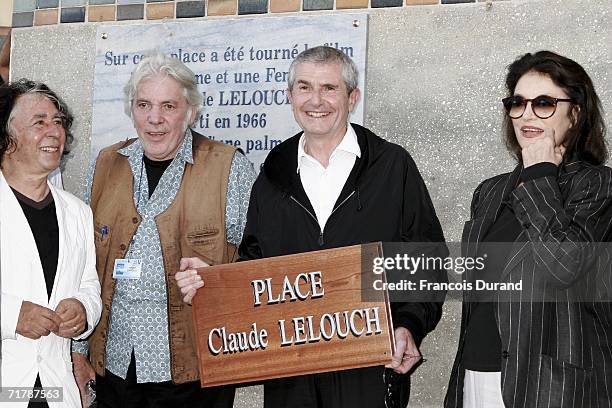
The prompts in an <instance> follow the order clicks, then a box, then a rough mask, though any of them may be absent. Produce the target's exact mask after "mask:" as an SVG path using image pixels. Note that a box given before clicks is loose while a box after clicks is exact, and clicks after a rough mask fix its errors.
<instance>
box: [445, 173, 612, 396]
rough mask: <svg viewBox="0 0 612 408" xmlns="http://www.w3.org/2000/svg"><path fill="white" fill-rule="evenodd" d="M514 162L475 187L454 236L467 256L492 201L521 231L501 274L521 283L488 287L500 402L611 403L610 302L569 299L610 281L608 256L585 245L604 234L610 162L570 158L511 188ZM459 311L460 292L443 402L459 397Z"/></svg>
mask: <svg viewBox="0 0 612 408" xmlns="http://www.w3.org/2000/svg"><path fill="white" fill-rule="evenodd" d="M521 169H522V168H521V166H518V167H517V168H516V169H515V170H514V171H513V172H512V173H506V174H502V175H499V176H496V177H493V178H491V179H488V180H486V181H484V182H483V183H481V184H480V185H479V186H478V188H477V189H476V191H475V192H474V197H473V199H472V208H471V219H470V220H469V221H468V222H467V223H466V224H465V227H464V231H463V237H462V242H463V245H462V252H463V254H464V256H475V254H476V250H477V246H478V244H479V242H480V241H481V239H482V237H483V236H484V235H485V234H486V233H487V231H488V229H489V228H490V227H491V225H492V224H493V222H494V221H495V219H496V217H497V216H498V214H499V211H500V210H501V206H502V202H509V203H510V205H511V206H512V208H513V210H514V213H515V215H516V217H517V219H518V221H519V223H520V224H521V233H520V234H519V236H518V237H517V239H516V240H515V241H514V243H511V244H508V245H510V246H511V248H512V249H511V251H510V253H509V256H508V261H507V263H506V266H505V267H504V270H503V271H502V274H501V282H518V281H520V280H522V282H523V284H522V291H516V292H513V291H499V292H498V293H497V295H496V296H497V303H496V307H495V310H496V316H495V319H496V322H497V326H498V329H499V334H500V338H501V343H502V351H501V353H502V354H501V357H502V359H501V370H502V373H501V382H502V384H501V386H502V395H503V400H504V404H505V406H506V407H512V408H514V407H525V408H534V407H562V408H565V407H585V408H596V407H597V408H604V407H606V408H611V407H612V307H611V306H610V305H611V304H610V303H605V302H595V301H590V302H586V301H583V302H577V301H574V300H575V299H576V298H577V297H576V296H577V295H576V293H577V288H582V289H584V288H585V287H586V286H587V285H590V287H591V288H602V287H603V288H606V287H607V290H608V295H609V290H610V288H611V287H612V286H611V283H612V278H611V275H612V272H611V270H610V265H612V263H611V262H610V257H609V256H608V257H607V258H606V257H604V256H601V257H600V258H601V259H598V258H597V257H595V256H594V255H596V253H595V252H594V250H593V247H594V245H593V244H592V243H593V242H601V241H605V240H610V237H611V235H612V225H611V224H612V169H610V168H608V167H604V166H598V167H595V166H591V165H588V164H587V163H585V162H581V161H575V162H572V163H569V164H565V165H562V166H561V167H560V169H559V172H558V176H557V177H556V178H555V177H552V176H547V177H540V178H536V179H533V180H530V181H527V182H525V183H523V184H522V185H520V186H518V187H515V186H516V185H517V184H518V181H519V177H520V173H521ZM466 279H468V280H473V279H474V277H473V276H470V274H468V275H467V277H466ZM606 285H607V286H606ZM593 293H594V292H593ZM607 299H608V300H609V299H610V297H609V296H608V297H607ZM545 300H546V301H545ZM581 300H585V299H584V298H581ZM591 300H592V299H591ZM469 318H470V304H469V303H468V302H465V299H464V304H463V310H462V319H461V332H460V337H459V346H458V351H457V356H456V358H455V363H454V365H453V370H452V373H451V378H450V383H449V389H448V392H447V395H446V399H445V407H446V408H452V407H462V406H463V379H464V373H465V370H464V368H463V367H462V364H461V356H462V351H463V341H464V338H465V330H466V327H467V322H468V319H469Z"/></svg>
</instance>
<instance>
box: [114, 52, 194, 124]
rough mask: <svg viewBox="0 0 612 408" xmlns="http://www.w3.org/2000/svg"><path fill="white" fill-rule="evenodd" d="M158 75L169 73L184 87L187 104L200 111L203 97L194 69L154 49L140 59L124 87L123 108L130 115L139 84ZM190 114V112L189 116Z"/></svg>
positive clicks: (168, 74)
mask: <svg viewBox="0 0 612 408" xmlns="http://www.w3.org/2000/svg"><path fill="white" fill-rule="evenodd" d="M157 75H167V76H169V77H171V78H173V79H174V80H176V81H177V82H178V83H179V84H180V85H181V87H182V88H183V95H184V96H185V100H186V101H187V105H189V106H191V107H192V108H196V111H198V112H199V110H200V109H201V107H202V99H203V98H202V94H201V93H200V91H198V84H197V82H196V79H195V74H194V73H193V71H192V70H191V69H189V68H188V67H187V65H185V64H183V63H182V62H181V61H179V60H178V59H176V58H173V57H169V56H167V55H164V54H162V53H161V52H159V51H153V52H151V53H148V54H147V55H146V57H145V58H144V59H143V60H142V61H140V63H139V64H138V66H137V67H136V69H135V70H134V71H133V72H132V75H131V76H130V80H129V81H128V83H127V84H126V85H125V87H124V88H123V94H124V96H125V98H124V101H123V103H124V106H123V110H124V112H125V114H126V115H128V117H130V118H132V103H133V102H134V98H135V97H136V94H137V92H138V85H140V83H141V82H142V81H145V80H148V79H151V78H153V77H155V76H157ZM189 116H190V115H189V114H188V115H187V117H189Z"/></svg>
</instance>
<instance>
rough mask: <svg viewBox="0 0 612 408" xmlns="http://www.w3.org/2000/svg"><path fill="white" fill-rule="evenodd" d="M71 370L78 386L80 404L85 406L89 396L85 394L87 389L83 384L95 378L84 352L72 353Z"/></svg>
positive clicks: (85, 407)
mask: <svg viewBox="0 0 612 408" xmlns="http://www.w3.org/2000/svg"><path fill="white" fill-rule="evenodd" d="M72 370H73V372H74V379H75V380H76V383H77V385H78V386H79V393H80V394H81V404H82V405H83V408H87V407H88V406H89V404H90V401H89V397H88V395H87V389H86V387H85V384H87V381H89V380H94V381H95V380H96V373H95V371H94V369H93V368H92V367H91V364H90V363H89V360H88V359H87V356H86V355H85V354H81V353H72Z"/></svg>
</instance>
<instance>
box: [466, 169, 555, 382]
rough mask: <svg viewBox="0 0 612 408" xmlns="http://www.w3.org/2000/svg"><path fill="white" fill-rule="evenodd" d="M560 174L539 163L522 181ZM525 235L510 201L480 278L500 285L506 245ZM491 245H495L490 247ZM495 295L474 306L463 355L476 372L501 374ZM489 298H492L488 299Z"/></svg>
mask: <svg viewBox="0 0 612 408" xmlns="http://www.w3.org/2000/svg"><path fill="white" fill-rule="evenodd" d="M556 175H557V166H556V165H554V164H553V163H539V164H536V165H533V166H530V167H528V168H526V169H524V170H523V172H522V173H521V181H523V182H527V181H529V180H533V179H536V178H539V177H547V176H553V177H556ZM520 233H521V225H520V223H519V221H518V219H517V218H516V215H515V214H514V211H513V210H512V206H511V204H510V203H509V202H504V203H502V208H501V211H500V213H499V215H498V217H497V219H496V220H495V222H494V223H493V225H492V226H491V228H490V229H489V231H488V232H487V234H486V235H485V236H484V238H483V240H482V245H480V246H479V250H478V252H479V256H481V255H482V252H485V251H486V252H487V253H488V254H489V255H491V254H492V255H493V256H488V257H487V263H486V269H485V270H484V271H482V272H481V274H480V275H479V276H477V277H476V279H484V280H486V281H487V282H499V279H500V277H501V272H502V271H503V268H504V267H505V266H506V263H507V261H508V254H509V253H510V251H508V248H509V246H502V245H500V244H499V243H502V242H514V241H515V240H516V238H517V237H518V236H519V234H520ZM487 243H494V244H489V245H487ZM492 295H493V294H491V293H485V294H483V295H482V296H483V297H481V298H480V299H478V300H479V301H477V302H473V303H471V305H470V306H471V313H470V319H469V320H468V322H467V328H466V333H465V340H464V346H463V353H462V363H463V366H464V367H465V368H466V369H468V370H472V371H487V372H491V371H501V348H502V345H501V339H500V337H499V329H498V327H497V322H496V321H495V303H494V302H493V301H494V298H493V296H492ZM486 296H488V297H486Z"/></svg>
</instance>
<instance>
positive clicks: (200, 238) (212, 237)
mask: <svg viewBox="0 0 612 408" xmlns="http://www.w3.org/2000/svg"><path fill="white" fill-rule="evenodd" d="M220 233H221V231H220V230H219V228H217V227H213V226H209V227H199V228H196V229H194V230H191V231H189V232H187V234H186V236H185V238H186V240H187V243H188V244H189V247H190V248H191V250H192V251H193V252H194V254H195V256H197V257H199V258H201V259H202V260H203V261H205V262H206V263H207V264H209V265H213V264H215V263H216V262H215V261H214V260H213V259H212V258H211V257H212V256H215V252H216V251H217V242H218V240H219V234H220Z"/></svg>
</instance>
